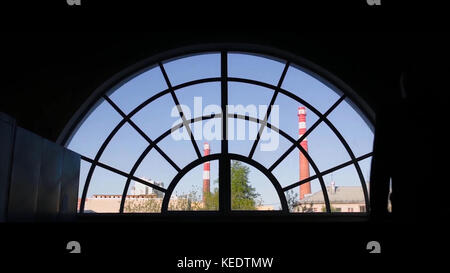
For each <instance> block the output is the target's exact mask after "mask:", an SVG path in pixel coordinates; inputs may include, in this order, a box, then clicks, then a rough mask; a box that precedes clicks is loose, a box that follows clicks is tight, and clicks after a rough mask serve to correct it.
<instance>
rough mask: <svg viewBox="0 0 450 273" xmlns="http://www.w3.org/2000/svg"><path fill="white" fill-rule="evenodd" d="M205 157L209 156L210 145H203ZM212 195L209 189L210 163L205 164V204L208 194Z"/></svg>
mask: <svg viewBox="0 0 450 273" xmlns="http://www.w3.org/2000/svg"><path fill="white" fill-rule="evenodd" d="M203 151H204V156H207V155H209V151H210V150H209V144H208V143H207V142H205V144H203ZM207 193H210V189H209V161H208V162H205V163H204V164H203V202H205V201H206V194H207Z"/></svg>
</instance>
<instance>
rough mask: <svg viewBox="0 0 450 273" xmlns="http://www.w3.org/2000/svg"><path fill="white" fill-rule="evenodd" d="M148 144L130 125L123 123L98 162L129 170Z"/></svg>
mask: <svg viewBox="0 0 450 273" xmlns="http://www.w3.org/2000/svg"><path fill="white" fill-rule="evenodd" d="M148 145H149V143H148V142H147V141H146V140H145V139H144V138H143V137H142V136H141V135H140V134H139V133H138V132H137V131H136V130H135V129H134V128H133V127H131V125H129V124H128V123H125V124H124V125H123V126H122V128H120V130H119V131H118V132H117V133H116V134H115V135H114V137H113V138H112V139H111V141H110V143H109V144H108V146H106V149H105V151H104V152H103V154H102V156H101V157H100V162H102V163H104V164H106V165H109V166H111V167H114V168H116V169H119V170H121V171H124V172H129V171H130V170H131V168H132V167H133V165H134V163H135V162H136V160H137V159H138V158H139V156H140V155H141V153H142V152H143V151H144V150H145V148H147V146H148Z"/></svg>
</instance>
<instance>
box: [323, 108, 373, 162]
mask: <svg viewBox="0 0 450 273" xmlns="http://www.w3.org/2000/svg"><path fill="white" fill-rule="evenodd" d="M328 119H329V120H330V121H331V123H333V125H334V126H335V127H336V129H337V130H338V131H339V133H340V134H341V135H342V136H343V137H344V139H345V141H347V143H348V145H349V146H350V148H351V149H352V151H353V153H354V154H355V156H356V157H358V156H361V155H364V154H367V153H370V152H372V150H373V139H374V134H373V132H372V131H371V130H370V128H369V126H368V125H367V124H366V122H365V121H364V120H363V119H362V118H361V116H360V115H359V114H358V112H357V111H355V110H354V109H353V108H352V107H351V106H350V105H349V104H348V103H347V101H345V100H344V101H343V102H341V103H340V104H339V105H338V106H337V107H336V109H334V110H333V112H331V113H330V115H329V116H328Z"/></svg>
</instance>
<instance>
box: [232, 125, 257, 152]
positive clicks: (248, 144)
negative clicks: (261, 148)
mask: <svg viewBox="0 0 450 273" xmlns="http://www.w3.org/2000/svg"><path fill="white" fill-rule="evenodd" d="M259 126H260V125H259V124H257V123H255V122H253V121H247V120H244V119H238V118H236V119H235V118H228V132H227V133H228V152H229V153H234V154H240V155H244V156H248V154H249V153H250V149H251V148H252V145H253V143H254V141H255V139H256V136H257V134H258V130H259Z"/></svg>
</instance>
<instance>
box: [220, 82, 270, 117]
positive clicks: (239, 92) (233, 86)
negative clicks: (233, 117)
mask: <svg viewBox="0 0 450 273" xmlns="http://www.w3.org/2000/svg"><path fill="white" fill-rule="evenodd" d="M273 93H274V91H273V90H272V89H268V88H265V87H260V86H256V85H251V84H246V83H238V82H229V83H228V105H229V106H228V113H229V114H232V113H237V114H240V115H248V116H250V117H254V118H260V119H264V116H265V114H266V112H267V107H268V106H269V104H270V100H271V99H272V96H273Z"/></svg>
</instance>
